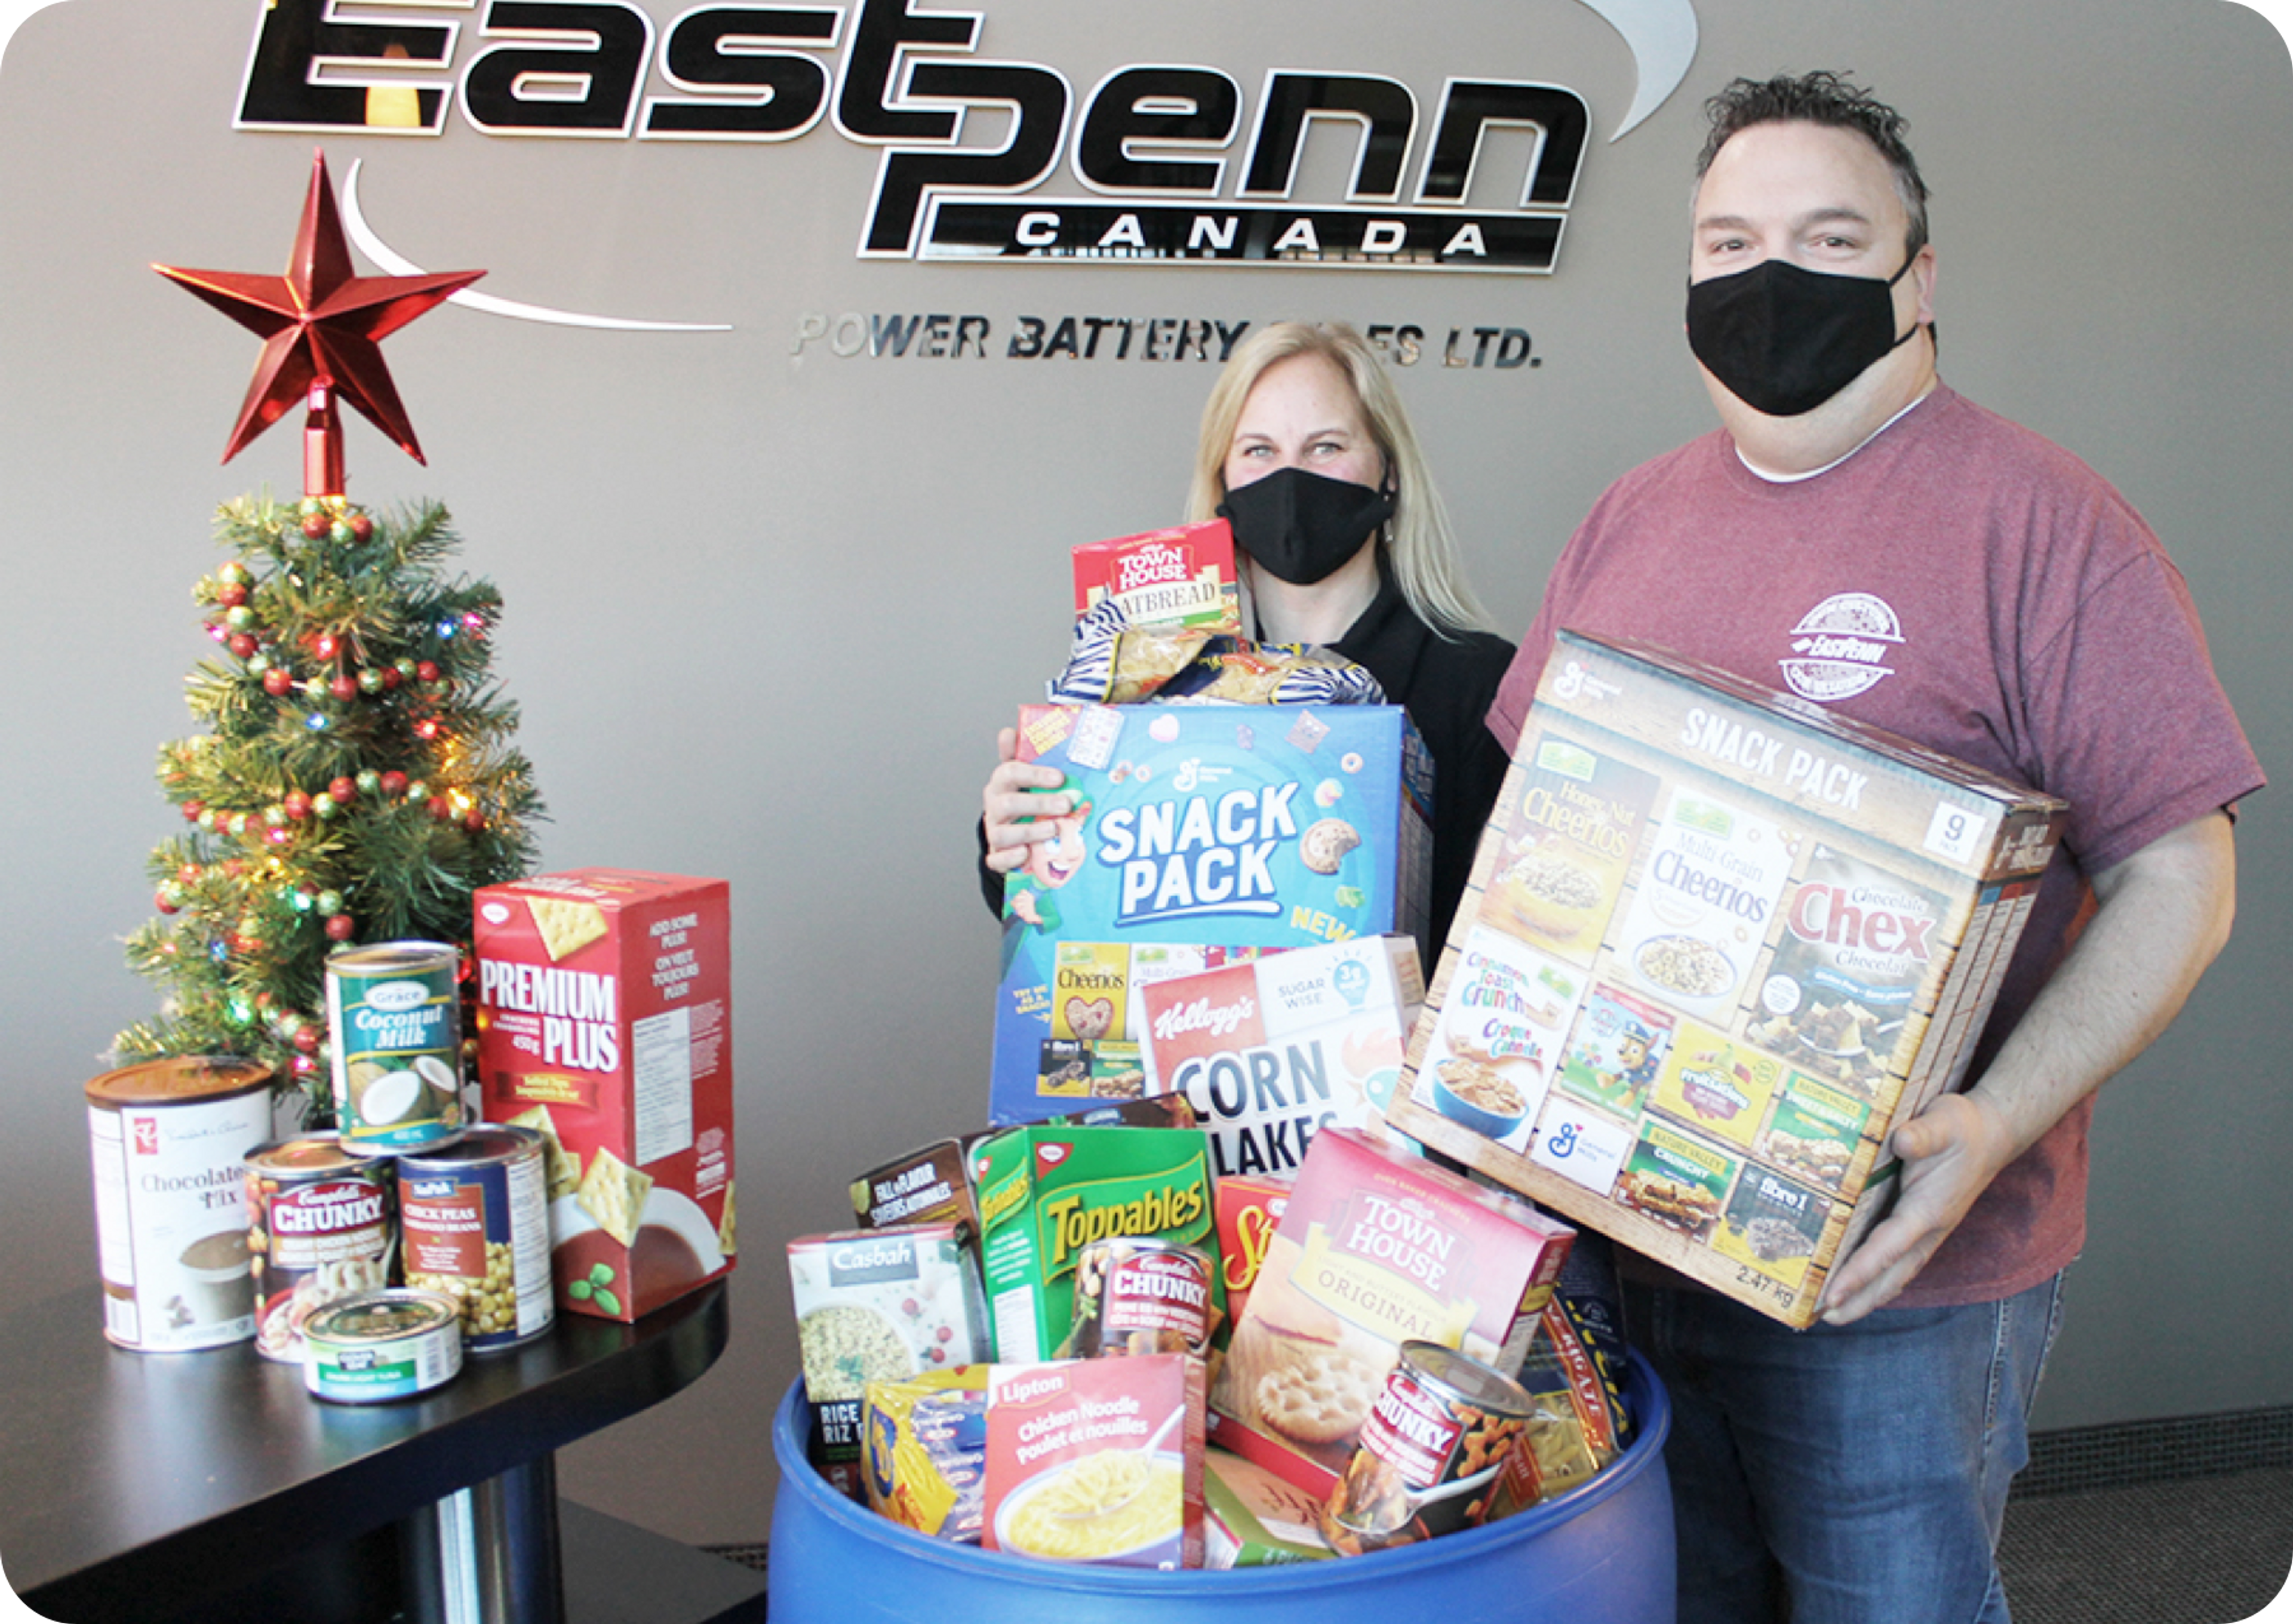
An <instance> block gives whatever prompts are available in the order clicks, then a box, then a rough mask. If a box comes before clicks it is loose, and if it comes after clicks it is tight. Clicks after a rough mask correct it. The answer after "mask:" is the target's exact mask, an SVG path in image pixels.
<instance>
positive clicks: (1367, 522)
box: [1218, 468, 1393, 586]
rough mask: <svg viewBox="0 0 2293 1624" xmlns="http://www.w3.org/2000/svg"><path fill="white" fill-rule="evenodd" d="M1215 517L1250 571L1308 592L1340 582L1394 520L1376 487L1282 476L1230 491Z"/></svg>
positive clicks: (1282, 471)
mask: <svg viewBox="0 0 2293 1624" xmlns="http://www.w3.org/2000/svg"><path fill="white" fill-rule="evenodd" d="M1218 511H1219V515H1220V516H1221V517H1223V518H1224V519H1225V520H1226V521H1228V523H1229V524H1231V525H1232V526H1233V527H1234V545H1236V546H1237V547H1240V548H1241V549H1242V550H1243V551H1244V553H1248V554H1249V555H1250V559H1251V562H1252V563H1254V564H1256V565H1257V566H1258V567H1259V568H1260V569H1261V570H1265V571H1266V572H1267V573H1268V575H1271V576H1273V577H1274V578H1276V579H1277V580H1284V581H1287V582H1289V583H1290V584H1291V585H1292V586H1312V585H1313V584H1314V583H1315V582H1317V581H1321V580H1326V579H1328V578H1330V577H1331V576H1333V575H1334V574H1336V573H1337V572H1338V570H1340V569H1341V567H1342V566H1343V565H1344V564H1345V563H1346V562H1347V561H1348V560H1349V559H1350V558H1352V557H1353V556H1354V554H1355V553H1358V552H1360V551H1361V550H1362V546H1363V544H1365V542H1367V541H1369V540H1370V539H1371V538H1372V537H1374V536H1375V535H1376V534H1377V531H1378V528H1379V527H1380V526H1381V525H1382V524H1384V522H1385V521H1387V520H1388V519H1390V518H1391V517H1393V498H1392V497H1389V496H1387V495H1386V494H1385V493H1384V492H1383V491H1381V490H1379V489H1376V488H1374V487H1373V486H1369V485H1357V484H1354V483H1353V482H1352V481H1348V480H1333V479H1329V478H1326V477H1325V476H1324V475H1322V474H1318V473H1308V472H1307V471H1306V470H1305V469H1303V468H1277V469H1276V470H1275V471H1274V472H1273V473H1269V474H1267V475H1266V476H1265V477H1263V478H1262V479H1256V480H1252V481H1251V482H1250V483H1249V484H1247V485H1238V486H1236V487H1235V488H1234V489H1231V490H1229V491H1228V492H1227V494H1226V500H1225V501H1224V502H1221V503H1220V504H1219V510H1218Z"/></svg>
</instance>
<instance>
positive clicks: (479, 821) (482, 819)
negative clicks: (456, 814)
mask: <svg viewBox="0 0 2293 1624" xmlns="http://www.w3.org/2000/svg"><path fill="white" fill-rule="evenodd" d="M485 826H486V815H485V813H483V812H480V811H479V810H478V809H477V808H476V807H474V806H473V807H472V808H470V810H469V811H467V812H464V813H463V814H462V827H463V828H466V829H467V830H469V831H470V833H472V834H473V835H474V834H476V833H477V832H478V831H479V830H480V829H482V828H485Z"/></svg>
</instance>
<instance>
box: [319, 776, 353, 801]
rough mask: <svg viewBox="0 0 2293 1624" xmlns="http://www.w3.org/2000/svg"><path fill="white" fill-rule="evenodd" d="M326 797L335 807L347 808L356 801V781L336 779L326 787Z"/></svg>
mask: <svg viewBox="0 0 2293 1624" xmlns="http://www.w3.org/2000/svg"><path fill="white" fill-rule="evenodd" d="M327 796H328V799H330V800H332V801H333V802H334V803H335V804H336V805H337V806H348V805H349V804H351V803H352V801H355V800H357V799H358V781H357V780H355V779H347V778H338V779H336V780H335V781H334V782H333V783H331V784H329V785H328V786H327Z"/></svg>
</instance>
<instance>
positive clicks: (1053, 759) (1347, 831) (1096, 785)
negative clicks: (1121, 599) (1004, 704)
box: [989, 704, 1438, 1123]
mask: <svg viewBox="0 0 2293 1624" xmlns="http://www.w3.org/2000/svg"><path fill="white" fill-rule="evenodd" d="M1018 734H1019V755H1020V757H1021V758H1022V759H1025V760H1030V761H1037V762H1041V763H1044V764H1048V765H1050V766H1054V767H1057V768H1059V769H1060V770H1061V771H1062V772H1064V773H1065V776H1066V780H1067V786H1068V789H1069V792H1070V793H1071V794H1073V795H1074V796H1076V797H1077V801H1076V804H1075V806H1074V810H1073V812H1071V813H1070V814H1069V815H1068V816H1066V817H1064V818H1062V819H1060V820H1059V824H1060V828H1059V829H1058V831H1057V836H1056V837H1055V838H1053V839H1050V840H1047V841H1043V842H1041V843H1039V844H1036V845H1034V846H1033V847H1031V848H1030V855H1029V858H1028V860H1027V862H1026V864H1025V866H1024V867H1022V868H1020V869H1016V870H1014V871H1013V872H1012V873H1011V874H1010V875H1009V877H1008V878H1007V879H1006V881H1005V885H1004V901H1003V942H1002V961H1001V975H1000V977H999V982H998V988H997V992H996V1021H995V1045H994V1058H993V1079H992V1082H991V1086H990V1092H989V1117H990V1119H991V1120H993V1121H994V1122H997V1123H1018V1122H1031V1121H1041V1120H1043V1119H1046V1118H1049V1117H1054V1116H1059V1115H1064V1114H1066V1113H1068V1112H1070V1111H1074V1109H1076V1105H1075V1102H1076V1101H1077V1100H1088V1099H1090V1098H1094V1097H1097V1098H1105V1097H1122V1095H1123V1094H1124V1093H1125V1092H1126V1091H1127V1092H1128V1093H1130V1094H1136V1093H1138V1092H1139V1091H1140V1089H1141V1087H1143V1074H1138V1075H1134V1074H1135V1073H1138V1054H1137V1047H1136V1045H1137V1041H1138V1039H1137V1037H1136V1027H1135V1020H1134V1018H1133V1017H1132V1015H1131V1014H1130V1013H1129V1012H1130V1009H1131V1008H1132V1006H1133V1005H1134V1003H1135V1000H1136V998H1137V997H1138V993H1139V991H1140V990H1141V989H1142V988H1143V987H1144V986H1146V985H1147V984H1148V983H1149V982H1151V981H1153V980H1155V979H1159V978H1161V977H1162V976H1164V975H1168V974H1186V973H1190V972H1191V971H1193V970H1195V969H1205V968H1213V967H1216V966H1217V965H1218V964H1219V963H1223V962H1228V961H1229V960H1231V959H1233V958H1239V957H1252V956H1253V955H1255V954H1257V953H1262V952H1267V951H1273V950H1277V949H1290V948H1300V947H1310V946H1313V945H1316V944H1317V943H1322V942H1330V941H1354V940H1356V939H1358V938H1362V937H1367V936H1375V935H1379V934H1384V933H1401V934H1404V935H1410V936H1415V937H1418V938H1420V939H1421V942H1422V936H1423V933H1424V926H1425V907H1426V886H1427V883H1428V882H1427V876H1428V873H1429V866H1430V856H1431V850H1432V842H1431V836H1430V832H1429V829H1430V824H1429V821H1428V820H1429V817H1430V808H1431V805H1432V797H1433V796H1434V794H1435V793H1437V788H1438V787H1437V786H1436V785H1435V784H1434V782H1433V772H1432V763H1431V758H1430V756H1428V755H1426V753H1425V749H1424V746H1423V743H1422V740H1421V739H1419V738H1418V736H1417V732H1416V730H1415V729H1414V727H1413V726H1411V725H1410V723H1409V720H1408V718H1407V716H1406V715H1404V713H1403V712H1402V710H1401V708H1400V707H1398V706H1388V705H1224V704H1208V705H1121V706H1100V705H1033V706H1026V707H1022V709H1021V711H1020V714H1019V726H1018ZM1203 943H1212V944H1216V945H1215V946H1214V947H1210V948H1204V947H1203V946H1202V945H1201V944H1203ZM1148 949H1154V951H1152V952H1149V951H1148ZM1063 950H1064V952H1063ZM1205 955H1209V956H1210V957H1204V956H1205Z"/></svg>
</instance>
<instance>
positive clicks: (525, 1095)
mask: <svg viewBox="0 0 2293 1624" xmlns="http://www.w3.org/2000/svg"><path fill="white" fill-rule="evenodd" d="M728 899H729V887H728V886H727V885H725V882H724V881H723V880H713V879H693V878H688V877H684V876H681V875H672V874H643V873H637V872H634V871H632V870H629V869H575V870H572V871H571V872H568V873H563V874H552V875H543V876H540V877H536V878H533V879H527V880H519V881H515V882H513V883H511V884H508V885H489V886H486V887H484V888H483V889H482V890H481V891H479V892H478V893H477V895H476V897H475V899H474V957H475V960H476V967H477V982H478V1014H477V1030H478V1071H479V1076H480V1079H481V1083H482V1090H483V1098H484V1114H485V1117H486V1119H487V1120H489V1121H495V1122H507V1123H511V1124H514V1125H516V1126H520V1127H531V1128H533V1129H535V1130H536V1131H538V1132H539V1134H540V1135H541V1136H542V1141H543V1153H544V1157H545V1167H546V1168H547V1182H548V1192H549V1197H550V1202H549V1228H550V1234H551V1236H552V1239H553V1241H554V1245H555V1256H554V1272H555V1277H556V1285H557V1305H558V1306H559V1307H561V1308H564V1309H568V1310H571V1312H573V1313H587V1314H596V1315H598V1316H600V1317H602V1318H604V1319H608V1320H634V1319H636V1318H637V1317H638V1316H639V1315H641V1314H645V1313H651V1312H652V1310H653V1309H655V1308H658V1307H660V1305H662V1304H664V1303H667V1302H668V1301H670V1300H671V1299H672V1298H675V1297H681V1296H683V1295H684V1294H685V1293H686V1292H688V1291H691V1290H693V1289H695V1288H696V1287H699V1286H701V1284H703V1283H705V1282H706V1281H711V1280H714V1279H716V1278H717V1277H718V1276H719V1275H722V1274H724V1273H727V1272H729V1271H730V1270H731V1269H732V1267H733V1260H734V1258H735V1256H736V1255H737V1240H736V1236H735V1232H734V1215H733V1009H732V999H733V987H732V963H731V935H732V921H731V909H730V903H729V900H728Z"/></svg>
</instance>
